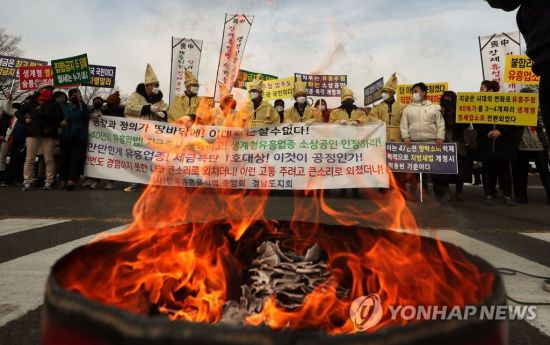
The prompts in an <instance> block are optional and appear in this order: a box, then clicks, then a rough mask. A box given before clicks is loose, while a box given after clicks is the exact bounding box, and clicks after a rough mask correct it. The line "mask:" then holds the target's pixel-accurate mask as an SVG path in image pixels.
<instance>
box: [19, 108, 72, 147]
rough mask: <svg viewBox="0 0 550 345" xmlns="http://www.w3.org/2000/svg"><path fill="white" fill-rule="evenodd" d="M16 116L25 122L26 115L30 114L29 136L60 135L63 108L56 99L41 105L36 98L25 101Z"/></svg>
mask: <svg viewBox="0 0 550 345" xmlns="http://www.w3.org/2000/svg"><path fill="white" fill-rule="evenodd" d="M15 116H16V117H17V120H18V121H21V122H23V123H24V121H25V117H26V116H30V118H31V123H30V124H29V125H28V126H27V136H29V137H48V138H57V137H59V123H60V122H61V121H62V120H63V110H62V109H61V106H60V105H59V103H57V102H56V101H54V100H51V101H48V102H46V103H44V104H43V105H40V104H39V103H38V101H36V99H31V100H29V101H28V102H25V103H23V105H22V106H21V108H20V109H19V110H18V111H17V113H16V114H15Z"/></svg>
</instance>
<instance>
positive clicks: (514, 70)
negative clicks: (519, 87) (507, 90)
mask: <svg viewBox="0 0 550 345" xmlns="http://www.w3.org/2000/svg"><path fill="white" fill-rule="evenodd" d="M532 67H533V60H531V59H530V58H529V57H528V56H527V55H506V67H505V68H504V81H505V82H506V83H509V84H523V85H538V84H539V83H540V77H539V76H538V75H536V74H535V73H533V71H532V70H531V68H532Z"/></svg>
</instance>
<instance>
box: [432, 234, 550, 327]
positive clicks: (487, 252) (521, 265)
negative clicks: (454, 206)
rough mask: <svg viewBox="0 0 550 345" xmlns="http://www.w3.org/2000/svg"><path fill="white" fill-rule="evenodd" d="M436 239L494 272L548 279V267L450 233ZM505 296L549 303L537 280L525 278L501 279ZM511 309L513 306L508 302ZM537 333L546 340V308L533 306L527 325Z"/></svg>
mask: <svg viewBox="0 0 550 345" xmlns="http://www.w3.org/2000/svg"><path fill="white" fill-rule="evenodd" d="M422 235H424V236H427V237H433V236H434V232H433V231H422ZM437 236H438V237H439V238H440V239H441V240H443V241H446V242H450V243H453V244H455V245H457V246H459V247H462V248H463V249H464V250H466V251H467V252H469V253H470V254H474V255H477V256H479V257H482V258H483V259H485V260H487V261H488V262H489V263H490V264H491V265H493V266H494V267H495V268H511V269H515V270H518V271H522V272H525V273H530V274H534V275H538V276H544V277H550V267H546V266H544V265H541V264H539V263H536V262H533V261H531V260H528V259H525V258H523V257H521V256H518V255H515V254H513V253H510V252H508V251H506V250H504V249H501V248H498V247H495V246H493V245H490V244H488V243H485V242H483V241H479V240H476V239H474V238H472V237H469V236H466V235H463V234H461V233H459V232H457V231H454V230H443V231H438V232H437ZM503 280H504V286H505V287H506V293H507V294H508V296H510V297H512V298H513V299H515V300H517V301H521V302H523V301H525V302H538V303H550V293H548V292H546V291H544V290H543V289H542V281H541V279H537V278H532V277H528V276H525V275H514V276H506V275H504V276H503ZM509 303H510V304H511V305H513V304H514V303H513V302H509ZM527 322H528V323H530V324H531V325H533V326H534V327H536V328H538V329H539V330H540V331H541V332H543V333H545V334H546V335H548V336H550V306H537V317H536V319H534V320H532V321H527Z"/></svg>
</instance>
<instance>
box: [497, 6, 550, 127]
mask: <svg viewBox="0 0 550 345" xmlns="http://www.w3.org/2000/svg"><path fill="white" fill-rule="evenodd" d="M488 2H489V4H490V5H491V7H494V8H500V9H503V10H504V11H514V10H516V9H517V8H518V7H519V10H518V12H517V18H516V19H517V23H518V27H519V30H520V31H521V33H522V35H523V38H525V42H526V43H527V55H528V56H529V57H530V58H531V59H533V61H534V64H533V72H534V73H535V74H537V75H540V84H539V93H540V109H541V115H542V118H543V121H544V126H545V127H546V132H547V133H550V25H548V23H550V1H544V0H488ZM520 6H521V7H520Z"/></svg>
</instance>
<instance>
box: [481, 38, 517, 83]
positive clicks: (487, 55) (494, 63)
mask: <svg viewBox="0 0 550 345" xmlns="http://www.w3.org/2000/svg"><path fill="white" fill-rule="evenodd" d="M478 40H479V52H480V54H481V69H482V72H483V79H484V80H495V81H497V82H498V83H499V84H500V90H501V91H502V92H515V91H517V88H516V85H515V84H507V83H505V80H504V67H505V66H504V65H505V63H506V55H519V54H521V44H520V33H519V31H516V32H508V33H500V34H493V35H488V36H480V37H478Z"/></svg>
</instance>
